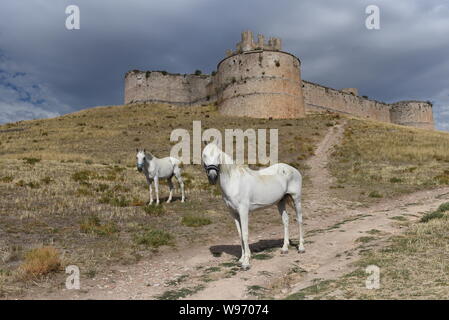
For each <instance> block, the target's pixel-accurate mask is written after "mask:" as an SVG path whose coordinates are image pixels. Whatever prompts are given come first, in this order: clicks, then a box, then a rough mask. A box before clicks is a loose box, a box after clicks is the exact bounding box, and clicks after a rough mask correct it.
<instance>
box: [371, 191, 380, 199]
mask: <svg viewBox="0 0 449 320" xmlns="http://www.w3.org/2000/svg"><path fill="white" fill-rule="evenodd" d="M368 197H370V198H383V195H382V194H380V193H379V192H377V191H371V192H370V194H369V195H368Z"/></svg>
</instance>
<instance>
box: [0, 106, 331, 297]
mask: <svg viewBox="0 0 449 320" xmlns="http://www.w3.org/2000/svg"><path fill="white" fill-rule="evenodd" d="M180 110H181V112H180ZM332 118H333V116H331V115H312V116H308V117H307V118H305V119H298V120H263V119H246V118H233V117H224V116H222V115H220V114H219V113H218V112H217V111H216V110H215V108H214V107H212V106H209V107H185V108H182V109H179V108H170V107H169V106H164V105H150V104H142V105H132V106H118V107H99V108H93V109H89V110H84V111H81V112H77V113H74V114H69V115H65V116H62V117H58V118H54V119H46V120H35V121H22V122H19V123H14V124H7V125H2V126H0V129H1V130H3V129H8V128H23V129H24V130H23V131H14V132H1V133H0V138H1V141H2V146H1V149H0V198H1V199H2V201H1V202H0V234H1V236H0V248H4V249H2V250H4V252H5V254H4V255H5V257H6V256H8V257H9V258H7V259H6V258H5V259H2V260H0V275H1V277H2V279H3V280H2V281H5V285H4V286H3V287H2V288H3V289H1V288H0V291H1V290H3V294H6V295H8V294H11V293H17V292H19V291H20V290H22V289H24V290H25V288H26V286H25V285H24V284H22V283H20V282H17V281H16V278H15V277H14V274H15V272H16V271H17V270H18V268H19V266H20V264H21V263H23V262H24V259H25V255H24V254H23V252H26V251H27V250H29V249H30V248H32V247H34V246H36V245H40V244H44V245H50V244H51V245H53V246H54V247H55V248H57V249H58V250H60V252H64V261H66V260H67V263H69V264H75V265H78V266H79V267H80V269H81V270H86V271H84V272H87V273H88V274H100V273H101V272H107V267H108V266H109V265H114V264H132V263H135V262H137V261H139V260H140V259H151V257H152V255H153V254H154V253H153V250H155V248H157V247H159V250H170V248H171V247H166V246H165V247H164V245H165V244H164V241H162V242H158V241H156V240H155V242H152V241H153V240H152V238H151V237H152V236H154V235H152V234H150V236H151V237H147V238H146V240H145V236H148V235H149V233H148V232H149V231H150V229H151V230H161V231H163V232H166V233H167V234H169V235H170V237H171V238H170V241H168V242H166V244H170V245H171V246H176V247H177V248H183V247H186V246H192V245H194V244H204V243H206V242H207V241H209V240H212V239H217V238H219V237H220V238H222V237H225V236H227V235H229V234H230V233H232V234H234V233H235V225H234V222H233V220H232V219H230V218H229V216H228V211H227V209H226V208H225V207H224V204H223V201H222V200H221V197H220V193H219V191H218V189H217V188H216V187H213V186H210V185H209V183H208V181H207V177H206V175H205V174H204V170H203V168H202V167H201V166H190V165H185V166H184V169H183V170H184V172H183V176H184V178H185V184H186V197H187V202H186V203H181V202H180V201H179V199H180V197H179V196H180V195H179V190H178V188H177V189H176V190H175V193H174V201H173V202H172V203H170V204H163V206H160V207H157V208H156V207H155V206H145V202H146V201H147V200H148V191H147V190H148V189H147V185H146V181H145V178H144V177H143V175H142V174H140V173H138V172H137V170H136V169H135V148H136V147H145V148H147V150H151V151H153V152H154V153H155V154H156V155H157V156H161V157H162V156H167V155H168V154H169V150H170V148H171V146H172V144H170V142H169V138H170V132H171V130H172V129H173V128H185V129H187V130H189V131H191V130H192V121H193V120H202V125H203V130H205V129H206V128H211V127H215V128H218V129H220V130H221V131H223V130H224V129H225V128H242V129H246V128H278V129H279V140H280V142H281V143H280V145H281V150H279V155H280V158H281V160H282V161H284V162H288V163H291V164H293V165H294V166H296V167H299V168H300V169H302V170H303V171H304V170H305V161H306V159H307V158H308V157H310V156H311V155H312V154H313V152H314V148H315V145H316V143H317V142H318V141H320V140H321V138H322V136H323V134H324V133H325V131H326V130H327V126H326V123H327V122H329V121H330V120H331V119H332ZM136 138H138V139H139V141H136ZM306 183H308V182H307V178H306ZM175 186H176V184H175ZM167 196H168V187H167V185H166V183H165V182H164V181H162V183H161V188H160V197H161V201H164V200H166V199H167ZM189 215H192V216H199V217H203V216H204V217H207V219H208V220H210V223H209V221H207V222H208V223H203V222H204V221H203V222H201V223H200V222H199V221H196V220H195V219H193V220H195V221H194V223H193V224H194V225H197V226H196V227H195V232H194V233H192V227H191V226H189V224H190V223H189V222H187V225H186V224H185V223H183V222H182V221H183V219H182V217H184V216H189ZM184 222H185V221H184ZM274 222H275V223H276V225H278V224H279V218H278V216H277V215H276V216H274V217H271V213H270V212H269V211H266V212H264V211H262V212H261V213H260V214H258V218H257V219H254V220H253V224H252V226H251V228H252V230H253V231H257V230H259V229H261V228H266V227H267V226H269V225H270V224H271V223H274ZM149 226H151V228H149ZM135 235H139V236H142V237H143V238H142V239H144V240H142V243H143V242H147V243H148V244H149V245H145V244H138V243H137V242H136V238H135ZM156 238H157V235H156ZM162 238H163V237H162ZM147 240H148V241H147ZM14 248H20V250H15V249H14ZM2 252H3V251H2ZM62 276H64V275H63V274H62ZM50 280H51V279H50ZM50 280H48V279H47V281H50ZM54 281H56V280H54ZM0 282H1V281H0ZM55 285H56V284H55ZM0 287H1V286H0Z"/></svg>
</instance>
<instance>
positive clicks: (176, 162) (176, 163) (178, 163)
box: [170, 157, 184, 168]
mask: <svg viewBox="0 0 449 320" xmlns="http://www.w3.org/2000/svg"><path fill="white" fill-rule="evenodd" d="M170 160H171V163H172V164H173V165H174V166H175V167H178V168H182V167H183V166H184V165H183V163H182V161H181V160H179V159H177V158H173V157H172V158H171V159H170Z"/></svg>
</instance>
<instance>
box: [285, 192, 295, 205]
mask: <svg viewBox="0 0 449 320" xmlns="http://www.w3.org/2000/svg"><path fill="white" fill-rule="evenodd" d="M282 200H283V201H285V203H286V204H288V205H290V206H291V207H292V208H295V202H294V201H293V198H292V195H291V194H289V193H286V194H285V195H284V197H283V198H282Z"/></svg>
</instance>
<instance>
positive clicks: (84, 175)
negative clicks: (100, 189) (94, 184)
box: [72, 170, 96, 182]
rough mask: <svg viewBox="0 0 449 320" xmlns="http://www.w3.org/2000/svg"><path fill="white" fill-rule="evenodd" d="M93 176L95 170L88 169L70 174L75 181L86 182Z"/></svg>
mask: <svg viewBox="0 0 449 320" xmlns="http://www.w3.org/2000/svg"><path fill="white" fill-rule="evenodd" d="M95 176H96V173H95V172H92V171H89V170H82V171H78V172H75V173H74V174H72V179H73V180H75V181H76V182H87V181H89V180H90V179H92V178H94V177H95Z"/></svg>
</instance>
